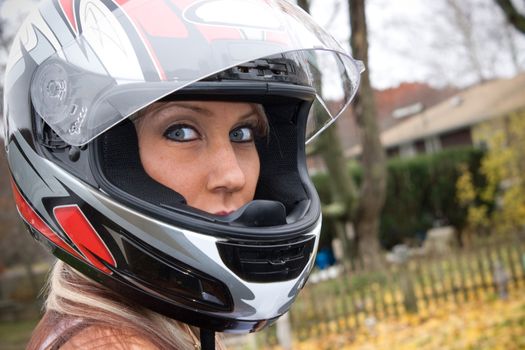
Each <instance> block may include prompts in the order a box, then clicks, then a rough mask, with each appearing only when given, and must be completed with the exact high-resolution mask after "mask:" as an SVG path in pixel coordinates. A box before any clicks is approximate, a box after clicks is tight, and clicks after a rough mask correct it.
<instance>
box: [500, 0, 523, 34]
mask: <svg viewBox="0 0 525 350" xmlns="http://www.w3.org/2000/svg"><path fill="white" fill-rule="evenodd" d="M495 1H496V4H498V5H499V7H500V8H501V9H502V10H503V13H504V14H505V17H506V18H507V21H509V23H510V24H512V25H513V26H514V28H516V29H517V30H519V31H520V32H522V33H523V34H525V16H524V15H522V14H521V13H519V12H518V10H517V9H516V8H515V7H514V5H513V4H512V1H511V0H495Z"/></svg>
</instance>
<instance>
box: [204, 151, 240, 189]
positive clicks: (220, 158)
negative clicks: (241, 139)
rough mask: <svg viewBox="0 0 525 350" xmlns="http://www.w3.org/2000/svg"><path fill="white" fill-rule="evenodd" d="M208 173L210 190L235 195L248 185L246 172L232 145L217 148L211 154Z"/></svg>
mask: <svg viewBox="0 0 525 350" xmlns="http://www.w3.org/2000/svg"><path fill="white" fill-rule="evenodd" d="M208 166H209V168H208V169H209V173H208V184H207V187H208V190H210V191H213V192H217V191H223V192H225V193H233V192H236V191H239V190H241V189H242V188H243V187H244V185H245V184H246V177H245V174H244V171H243V170H242V168H241V167H240V164H239V159H238V157H237V154H236V153H235V150H234V149H233V147H232V145H231V144H230V143H227V144H222V145H221V146H219V147H215V148H214V150H213V151H212V152H210V157H209V163H208Z"/></svg>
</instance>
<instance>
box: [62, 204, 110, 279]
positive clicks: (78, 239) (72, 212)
mask: <svg viewBox="0 0 525 350" xmlns="http://www.w3.org/2000/svg"><path fill="white" fill-rule="evenodd" d="M53 212H54V214H55V218H56V219H57V221H58V223H59V224H60V226H61V227H62V229H63V230H64V232H66V234H67V235H68V236H69V238H71V240H72V241H73V242H74V243H75V245H76V246H77V248H78V249H79V250H80V251H81V252H82V254H83V255H84V256H85V257H86V258H87V259H88V260H89V262H90V263H91V264H92V265H93V266H95V267H96V268H98V269H99V270H101V271H103V272H105V273H107V274H111V271H110V270H109V269H108V268H107V267H106V266H105V265H104V264H102V263H101V262H100V260H104V261H105V262H107V263H108V264H109V265H112V266H116V263H115V259H114V258H113V256H112V255H111V252H110V251H109V249H108V247H107V246H106V244H105V243H104V241H103V240H102V239H101V238H100V236H99V235H98V233H97V232H96V231H95V229H94V228H93V226H92V225H91V223H90V222H89V221H88V219H87V218H86V217H85V216H84V213H82V211H81V210H80V208H79V207H78V206H77V205H76V204H75V205H66V206H60V207H55V208H54V209H53Z"/></svg>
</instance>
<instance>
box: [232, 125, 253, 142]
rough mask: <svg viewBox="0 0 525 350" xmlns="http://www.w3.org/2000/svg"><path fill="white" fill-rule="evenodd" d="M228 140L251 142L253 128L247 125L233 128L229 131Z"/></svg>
mask: <svg viewBox="0 0 525 350" xmlns="http://www.w3.org/2000/svg"><path fill="white" fill-rule="evenodd" d="M230 140H231V141H232V142H251V141H253V130H252V128H250V127H247V126H243V127H240V128H236V129H233V130H232V131H230Z"/></svg>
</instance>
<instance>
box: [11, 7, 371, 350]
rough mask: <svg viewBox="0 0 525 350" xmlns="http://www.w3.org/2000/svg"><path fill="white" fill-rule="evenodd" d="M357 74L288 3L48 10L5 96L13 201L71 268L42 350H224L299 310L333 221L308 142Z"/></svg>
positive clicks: (46, 321)
mask: <svg viewBox="0 0 525 350" xmlns="http://www.w3.org/2000/svg"><path fill="white" fill-rule="evenodd" d="M360 69H361V68H360V66H359V64H357V62H356V61H354V60H353V59H352V58H351V57H349V56H348V55H347V54H345V53H344V51H343V50H342V49H341V48H340V46H338V44H337V43H336V42H335V41H334V40H333V38H331V37H330V36H329V35H328V34H327V33H326V32H324V31H323V30H322V29H321V28H319V27H318V26H317V25H316V24H315V23H313V22H312V21H311V19H310V18H309V17H308V16H307V15H306V14H304V13H303V12H301V10H299V9H298V8H296V7H295V6H293V5H290V4H289V3H288V2H286V1H281V0H273V1H266V0H242V1H240V0H205V1H189V0H172V1H169V2H168V1H160V0H159V1H144V0H129V1H125V0H120V1H102V0H101V1H93V0H85V1H82V0H81V1H73V0H69V1H68V0H61V1H51V0H49V1H43V2H42V3H41V5H40V7H39V10H38V11H36V12H35V13H34V14H33V15H32V16H30V17H29V19H28V21H27V22H26V23H25V24H24V26H23V27H22V29H21V30H20V32H19V34H18V37H17V39H15V44H14V46H13V49H12V50H11V54H10V60H9V63H8V68H7V72H6V86H5V91H6V93H5V98H4V100H5V102H6V108H5V111H6V118H5V128H4V130H5V135H4V137H5V141H6V150H7V155H8V160H9V166H10V169H11V172H12V178H13V192H14V196H15V201H16V204H17V207H18V209H19V212H20V214H21V216H22V218H23V219H24V221H25V222H26V224H27V227H28V229H29V231H30V232H31V233H32V235H33V236H34V237H35V238H36V239H37V240H39V241H41V242H42V243H43V244H44V245H46V246H47V247H48V248H50V250H51V251H52V253H53V254H54V255H56V256H57V257H58V258H59V259H60V260H61V261H63V262H58V263H57V264H56V265H55V267H54V269H53V272H52V274H51V277H50V283H49V290H48V297H47V301H46V312H45V314H44V317H43V319H42V321H41V323H40V324H39V326H38V327H37V329H36V330H35V333H34V335H33V339H32V341H31V343H30V346H29V347H30V348H34V349H47V348H61V349H69V348H88V349H89V348H95V347H115V348H124V349H134V348H153V349H155V348H158V349H165V348H174V349H186V348H194V347H198V346H199V344H198V343H199V341H200V342H201V345H202V348H213V347H214V346H215V341H214V332H215V331H226V332H237V333H242V332H249V331H257V330H260V329H262V328H264V327H265V326H267V325H268V324H271V323H272V322H274V321H275V320H276V319H277V318H278V317H279V316H280V315H282V314H283V313H285V312H286V311H287V310H288V309H289V307H290V305H291V304H292V302H293V301H294V299H295V297H296V296H297V294H298V292H299V291H300V289H301V288H302V287H303V285H304V283H305V281H306V278H307V276H308V273H309V271H310V269H311V268H312V265H313V260H314V256H315V250H316V247H317V243H318V239H319V230H320V224H321V219H320V204H319V200H318V198H317V195H316V193H315V189H314V188H313V185H312V183H311V182H310V180H309V178H308V174H307V170H306V161H305V158H306V157H305V141H307V140H308V139H309V137H310V136H315V135H316V134H317V133H318V132H320V131H322V129H323V128H324V127H326V126H327V125H328V124H329V123H331V122H332V121H333V120H335V119H336V118H337V116H338V115H339V114H340V113H341V112H342V111H343V110H344V109H345V108H346V107H347V106H348V104H349V102H350V100H351V99H352V97H353V95H354V93H355V90H356V88H357V86H358V83H359V73H360ZM316 89H317V90H316ZM328 97H330V99H331V100H332V101H331V102H330V103H328V102H327V98H328ZM335 101H337V102H335ZM312 104H316V105H314V107H313V108H311V107H312ZM311 109H312V110H313V111H315V113H313V114H310V113H309V112H310V110H311ZM310 115H311V116H312V118H309V116H310ZM199 338H200V339H199ZM218 346H219V347H222V346H221V345H220V344H219V345H218Z"/></svg>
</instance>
